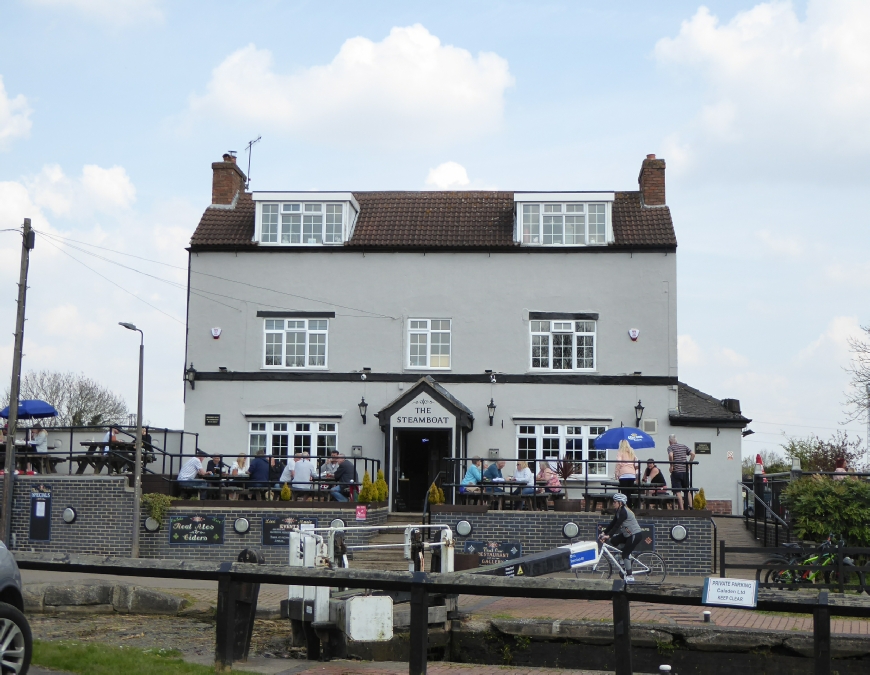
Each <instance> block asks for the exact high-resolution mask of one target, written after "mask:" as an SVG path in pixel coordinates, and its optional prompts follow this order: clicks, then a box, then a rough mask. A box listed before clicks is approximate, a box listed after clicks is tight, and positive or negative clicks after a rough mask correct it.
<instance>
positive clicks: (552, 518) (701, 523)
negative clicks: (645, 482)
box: [432, 507, 713, 576]
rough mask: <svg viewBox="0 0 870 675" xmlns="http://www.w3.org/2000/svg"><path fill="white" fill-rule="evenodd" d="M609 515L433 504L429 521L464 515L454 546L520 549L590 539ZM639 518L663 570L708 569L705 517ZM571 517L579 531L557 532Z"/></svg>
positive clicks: (450, 521) (452, 521)
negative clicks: (466, 509) (680, 536)
mask: <svg viewBox="0 0 870 675" xmlns="http://www.w3.org/2000/svg"><path fill="white" fill-rule="evenodd" d="M610 518H611V516H606V515H603V514H601V513H576V512H574V513H572V512H561V511H535V512H532V513H527V512H518V511H490V512H488V513H443V512H438V507H434V508H433V514H432V523H433V524H439V525H449V526H450V527H451V528H453V529H454V530H455V528H456V523H457V522H459V521H460V520H467V521H468V522H470V523H471V525H472V527H473V528H474V529H473V531H472V533H471V534H470V535H469V536H468V537H459V536H457V538H456V542H457V543H456V547H457V551H460V550H462V548H463V547H464V540H465V539H471V540H483V541H512V542H516V541H519V542H520V543H522V545H523V554H529V553H539V552H541V551H546V550H549V549H552V548H556V547H558V546H564V545H565V544H568V543H569V542H570V541H589V540H594V539H595V538H596V536H597V526H598V524H599V523H607V522H610ZM638 520H639V521H640V522H647V521H652V522H654V523H655V551H656V552H657V553H658V554H659V555H661V556H662V558H664V560H665V563H666V565H667V569H668V575H669V576H670V575H676V576H679V575H690V576H700V575H707V574H710V573H712V571H713V525H712V523H711V522H710V520H709V519H708V518H703V517H697V516H695V517H690V516H686V515H685V514H680V513H679V512H675V514H674V515H670V514H668V515H659V514H656V515H655V516H654V517H645V516H642V515H638ZM567 522H574V523H577V525H578V526H579V527H580V536H579V537H577V538H576V539H573V540H568V539H565V538H564V537H563V536H562V527H563V526H564V525H565V523H567ZM677 524H679V525H683V526H684V527H685V528H686V530H687V531H688V533H689V534H688V537H686V539H685V540H683V541H682V542H675V541H673V540H672V539H671V537H670V531H671V528H672V527H673V526H674V525H677Z"/></svg>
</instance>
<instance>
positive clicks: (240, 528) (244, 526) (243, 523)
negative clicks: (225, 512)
mask: <svg viewBox="0 0 870 675" xmlns="http://www.w3.org/2000/svg"><path fill="white" fill-rule="evenodd" d="M233 529H234V530H235V531H236V532H237V533H238V534H245V533H246V532H247V531H248V530H249V529H251V521H249V520H248V519H247V518H236V519H235V521H234V522H233Z"/></svg>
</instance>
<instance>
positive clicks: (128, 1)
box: [28, 0, 163, 25]
mask: <svg viewBox="0 0 870 675" xmlns="http://www.w3.org/2000/svg"><path fill="white" fill-rule="evenodd" d="M28 1H29V3H30V4H31V5H36V6H40V7H47V8H49V9H68V10H73V11H76V12H79V13H81V14H83V15H85V16H88V17H92V18H95V19H99V20H101V21H106V22H108V23H113V24H118V25H124V24H130V23H135V22H138V21H154V20H159V19H162V18H163V11H162V10H161V9H160V6H161V5H162V4H163V3H162V2H161V0H28Z"/></svg>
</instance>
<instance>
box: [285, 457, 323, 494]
mask: <svg viewBox="0 0 870 675" xmlns="http://www.w3.org/2000/svg"><path fill="white" fill-rule="evenodd" d="M289 468H290V463H289V462H288V464H287V469H289ZM287 469H285V470H284V473H285V474H286V473H287ZM314 473H315V469H314V464H312V463H311V455H309V454H308V453H307V452H303V453H302V456H301V457H300V458H299V460H298V461H297V462H296V464H295V465H294V467H293V470H292V473H291V479H292V481H293V484H292V485H291V486H290V488H291V489H293V490H312V489H314V485H313V484H312V482H311V477H312V476H313V475H314ZM281 478H282V480H283V476H282V477H281Z"/></svg>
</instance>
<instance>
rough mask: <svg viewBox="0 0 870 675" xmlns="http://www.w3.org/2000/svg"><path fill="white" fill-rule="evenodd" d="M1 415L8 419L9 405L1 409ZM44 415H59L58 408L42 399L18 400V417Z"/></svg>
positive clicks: (41, 416)
mask: <svg viewBox="0 0 870 675" xmlns="http://www.w3.org/2000/svg"><path fill="white" fill-rule="evenodd" d="M0 417H4V418H7V419H8V417H9V406H8V405H7V406H6V407H5V408H3V410H0ZM43 417H57V410H55V409H54V406H52V405H50V404H49V403H46V402H45V401H40V400H39V399H30V400H26V401H19V402H18V419H20V420H34V419H40V418H43Z"/></svg>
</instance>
